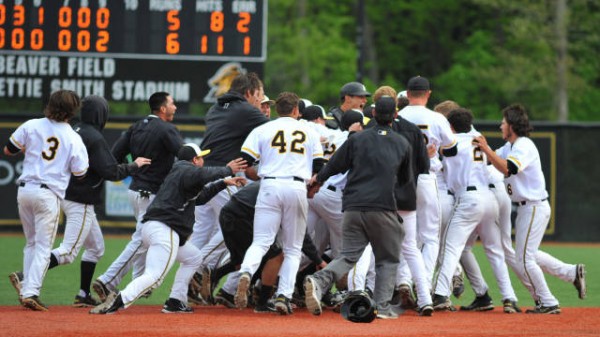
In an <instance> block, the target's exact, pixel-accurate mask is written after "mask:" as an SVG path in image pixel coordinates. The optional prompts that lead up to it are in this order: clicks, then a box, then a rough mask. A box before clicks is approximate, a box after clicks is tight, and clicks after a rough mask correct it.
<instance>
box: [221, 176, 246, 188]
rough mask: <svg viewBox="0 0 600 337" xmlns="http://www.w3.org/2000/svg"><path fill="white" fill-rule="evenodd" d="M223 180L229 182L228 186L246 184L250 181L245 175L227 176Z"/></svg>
mask: <svg viewBox="0 0 600 337" xmlns="http://www.w3.org/2000/svg"><path fill="white" fill-rule="evenodd" d="M223 182H225V184H227V186H237V187H242V186H246V184H247V183H248V181H247V180H246V178H245V177H231V178H225V179H223Z"/></svg>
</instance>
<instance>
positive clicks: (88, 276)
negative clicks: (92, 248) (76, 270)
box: [79, 261, 96, 295]
mask: <svg viewBox="0 0 600 337" xmlns="http://www.w3.org/2000/svg"><path fill="white" fill-rule="evenodd" d="M95 270H96V262H89V261H81V280H80V284H79V288H80V289H81V290H83V291H85V293H86V295H87V294H89V293H90V284H92V278H93V277H94V271H95Z"/></svg>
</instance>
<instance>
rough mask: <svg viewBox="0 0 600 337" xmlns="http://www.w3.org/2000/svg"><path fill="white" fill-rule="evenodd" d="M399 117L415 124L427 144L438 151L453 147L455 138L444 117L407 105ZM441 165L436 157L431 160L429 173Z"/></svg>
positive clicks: (418, 106) (422, 108)
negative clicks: (433, 146)
mask: <svg viewBox="0 0 600 337" xmlns="http://www.w3.org/2000/svg"><path fill="white" fill-rule="evenodd" d="M399 114H400V116H401V117H402V118H404V119H406V120H408V121H409V122H411V123H413V124H415V125H416V126H418V127H419V129H421V132H423V134H424V135H425V141H426V142H427V144H434V145H435V146H436V148H437V149H438V150H440V149H442V150H443V149H447V148H451V147H452V146H454V144H455V143H456V138H455V137H454V134H453V133H452V129H450V123H448V120H447V119H446V118H445V117H444V115H442V114H440V113H437V112H434V111H431V110H429V109H427V108H426V107H424V106H421V105H409V106H407V107H405V108H404V109H402V110H400V112H399ZM441 168H442V163H441V162H440V160H439V159H438V158H437V157H434V158H431V165H430V169H429V170H430V171H431V172H437V171H439V170H440V169H441Z"/></svg>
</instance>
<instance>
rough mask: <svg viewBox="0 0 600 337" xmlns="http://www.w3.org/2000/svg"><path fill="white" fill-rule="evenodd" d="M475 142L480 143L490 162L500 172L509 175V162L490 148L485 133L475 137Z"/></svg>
mask: <svg viewBox="0 0 600 337" xmlns="http://www.w3.org/2000/svg"><path fill="white" fill-rule="evenodd" d="M473 144H474V145H479V148H480V149H481V151H483V153H485V154H486V155H487V157H488V160H489V162H490V163H492V165H494V167H495V168H496V169H497V170H498V171H500V173H502V174H504V176H505V177H506V176H508V162H507V161H506V159H503V158H501V157H500V156H499V155H497V154H496V152H494V150H492V148H490V146H489V145H488V143H487V140H486V139H485V137H484V136H483V135H482V136H477V137H475V138H473Z"/></svg>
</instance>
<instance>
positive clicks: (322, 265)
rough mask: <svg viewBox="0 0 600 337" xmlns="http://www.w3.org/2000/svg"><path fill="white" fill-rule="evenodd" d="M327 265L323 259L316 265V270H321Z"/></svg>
mask: <svg viewBox="0 0 600 337" xmlns="http://www.w3.org/2000/svg"><path fill="white" fill-rule="evenodd" d="M325 267H327V262H325V261H323V262H321V264H319V265H317V270H321V269H324V268H325Z"/></svg>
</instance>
